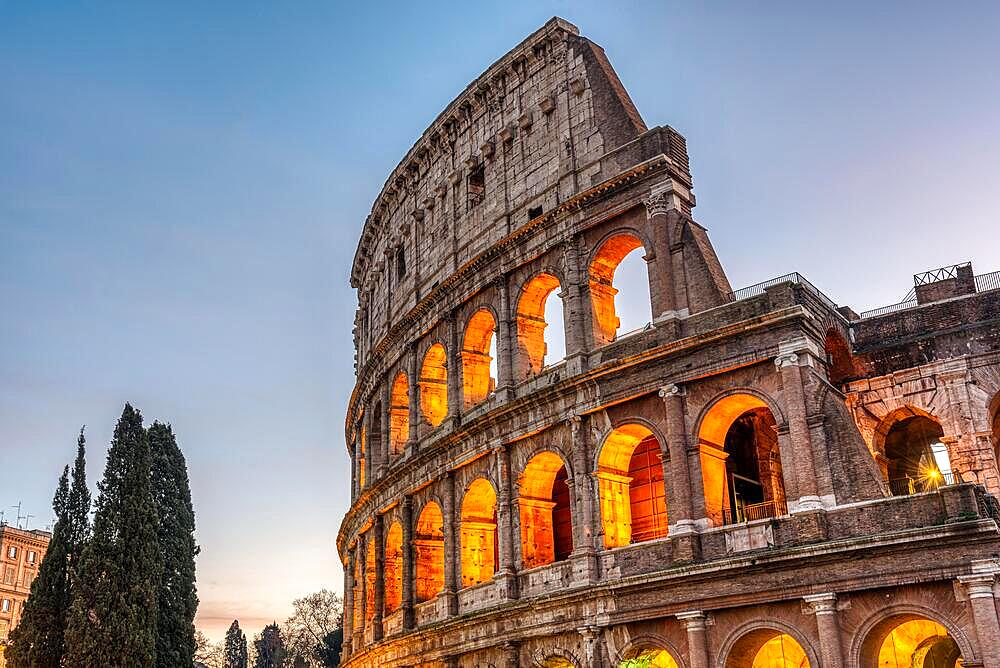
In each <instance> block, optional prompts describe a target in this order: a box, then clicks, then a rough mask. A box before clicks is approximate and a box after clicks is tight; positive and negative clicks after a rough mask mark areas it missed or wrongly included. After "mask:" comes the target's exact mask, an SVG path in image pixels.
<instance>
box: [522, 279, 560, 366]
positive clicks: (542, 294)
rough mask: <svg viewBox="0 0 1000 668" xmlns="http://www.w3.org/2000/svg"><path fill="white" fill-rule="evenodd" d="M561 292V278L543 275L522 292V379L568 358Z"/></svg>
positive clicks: (526, 286)
mask: <svg viewBox="0 0 1000 668" xmlns="http://www.w3.org/2000/svg"><path fill="white" fill-rule="evenodd" d="M557 288H559V279H558V278H556V277H555V276H553V275H552V274H539V275H538V276H535V277H534V278H533V279H531V280H530V281H528V283H527V285H525V286H524V290H523V291H522V292H521V298H520V300H518V304H517V350H518V372H519V374H518V375H519V377H520V378H522V379H524V378H529V377H530V376H532V375H534V374H537V373H539V372H540V371H541V370H542V369H543V368H544V367H545V366H547V365H552V364H554V363H556V362H558V361H560V360H561V359H562V358H563V357H565V354H566V352H565V351H566V339H565V331H564V329H563V327H562V324H563V323H562V299H561V297H560V293H556V289H557ZM556 320H558V322H554V321H556ZM556 325H558V326H556ZM550 330H551V331H550Z"/></svg>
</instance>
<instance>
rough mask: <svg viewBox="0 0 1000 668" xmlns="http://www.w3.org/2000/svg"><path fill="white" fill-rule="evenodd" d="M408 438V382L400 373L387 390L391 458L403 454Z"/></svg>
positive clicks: (404, 374) (403, 373)
mask: <svg viewBox="0 0 1000 668" xmlns="http://www.w3.org/2000/svg"><path fill="white" fill-rule="evenodd" d="M409 438H410V381H409V379H407V377H406V373H405V372H403V371H400V372H399V373H397V374H396V377H395V378H394V379H393V381H392V386H391V387H390V388H389V451H390V453H391V454H392V455H393V456H398V455H401V454H403V449H404V448H405V447H406V441H407V440H409Z"/></svg>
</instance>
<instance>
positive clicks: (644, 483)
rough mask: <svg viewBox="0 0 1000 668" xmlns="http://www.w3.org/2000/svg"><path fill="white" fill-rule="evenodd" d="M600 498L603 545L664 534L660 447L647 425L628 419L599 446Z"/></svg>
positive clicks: (664, 506)
mask: <svg viewBox="0 0 1000 668" xmlns="http://www.w3.org/2000/svg"><path fill="white" fill-rule="evenodd" d="M596 471H597V482H598V496H599V499H600V508H601V526H602V529H603V533H604V547H606V548H613V547H622V546H625V545H629V544H630V543H638V542H643V541H647V540H654V539H657V538H664V537H666V535H667V525H668V521H667V497H666V489H665V487H664V477H663V459H662V448H661V447H660V442H659V440H658V439H657V438H656V435H655V434H654V433H653V432H652V430H650V429H649V428H648V427H647V426H645V425H643V424H640V423H638V422H633V421H627V422H624V423H623V424H620V425H619V426H617V427H615V428H614V429H612V430H611V432H610V433H608V434H607V436H605V438H604V440H603V442H602V443H601V447H600V448H599V450H598V460H597V467H596Z"/></svg>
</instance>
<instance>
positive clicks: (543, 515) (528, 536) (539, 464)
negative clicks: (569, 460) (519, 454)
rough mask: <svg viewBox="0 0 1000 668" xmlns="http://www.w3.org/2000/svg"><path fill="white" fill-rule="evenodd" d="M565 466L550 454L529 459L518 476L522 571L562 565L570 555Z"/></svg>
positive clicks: (569, 526) (541, 454)
mask: <svg viewBox="0 0 1000 668" xmlns="http://www.w3.org/2000/svg"><path fill="white" fill-rule="evenodd" d="M568 477H569V476H568V475H567V471H566V465H565V464H563V460H562V458H561V457H560V456H559V455H557V454H556V453H554V452H551V451H545V452H540V453H538V454H537V455H535V456H534V457H532V458H531V461H529V462H528V465H527V466H525V467H524V473H523V474H522V475H521V483H520V495H519V497H518V500H517V503H518V510H519V511H520V516H521V562H522V564H523V565H524V568H534V567H535V566H544V565H545V564H551V563H552V562H554V561H562V560H564V559H566V558H567V557H569V555H570V553H571V552H572V551H573V521H572V514H571V511H570V498H569V485H567V483H566V481H567V480H568Z"/></svg>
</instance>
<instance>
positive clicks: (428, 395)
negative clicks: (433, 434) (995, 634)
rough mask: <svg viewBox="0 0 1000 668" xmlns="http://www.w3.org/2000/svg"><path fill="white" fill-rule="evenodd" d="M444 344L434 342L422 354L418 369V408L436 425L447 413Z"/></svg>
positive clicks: (446, 374)
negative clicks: (422, 362)
mask: <svg viewBox="0 0 1000 668" xmlns="http://www.w3.org/2000/svg"><path fill="white" fill-rule="evenodd" d="M446 360H447V354H446V353H445V349H444V346H442V345H441V344H440V343H435V344H434V345H433V346H431V347H430V349H429V350H428V351H427V354H426V355H424V364H423V366H422V367H421V369H420V409H421V410H422V411H423V413H424V417H425V418H427V421H428V422H430V423H431V425H432V426H434V427H436V426H438V425H439V424H441V422H442V421H443V420H444V418H445V417H446V416H447V415H448V370H447V368H446V367H447V363H446Z"/></svg>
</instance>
